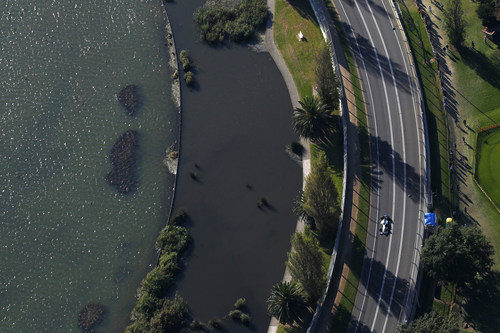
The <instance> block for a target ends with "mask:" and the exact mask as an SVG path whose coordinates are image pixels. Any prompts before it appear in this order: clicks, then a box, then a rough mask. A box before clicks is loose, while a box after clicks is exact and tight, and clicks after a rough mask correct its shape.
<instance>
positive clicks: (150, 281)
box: [140, 262, 179, 298]
mask: <svg viewBox="0 0 500 333" xmlns="http://www.w3.org/2000/svg"><path fill="white" fill-rule="evenodd" d="M170 263H171V262H170ZM168 267H169V269H170V270H169V269H165V268H164V267H163V266H157V267H155V268H154V269H153V270H152V271H151V272H149V273H148V275H146V278H144V280H143V281H142V286H141V292H140V294H141V296H142V294H143V293H148V294H151V295H153V296H155V297H157V298H161V297H163V296H165V293H166V292H167V290H168V288H169V287H170V286H171V285H172V284H173V282H174V276H175V274H177V273H178V272H179V267H178V266H176V267H172V265H168Z"/></svg>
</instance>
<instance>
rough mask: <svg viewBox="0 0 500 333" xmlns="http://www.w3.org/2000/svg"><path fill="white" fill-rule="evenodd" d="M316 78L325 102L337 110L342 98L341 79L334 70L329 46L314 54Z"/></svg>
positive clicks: (319, 91) (320, 94)
mask: <svg viewBox="0 0 500 333" xmlns="http://www.w3.org/2000/svg"><path fill="white" fill-rule="evenodd" d="M314 61H315V66H314V80H315V82H316V89H317V91H318V95H319V97H320V99H321V102H323V104H325V105H327V106H328V108H329V109H330V110H337V109H338V107H339V98H340V81H339V78H338V77H337V75H336V74H335V73H334V72H333V66H332V58H331V55H330V51H329V50H328V48H327V47H322V48H320V49H319V51H318V53H316V54H315V55H314Z"/></svg>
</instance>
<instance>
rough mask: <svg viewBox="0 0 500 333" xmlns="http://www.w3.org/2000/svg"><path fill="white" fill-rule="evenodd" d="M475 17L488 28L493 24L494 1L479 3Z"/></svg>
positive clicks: (487, 0) (488, 0)
mask: <svg viewBox="0 0 500 333" xmlns="http://www.w3.org/2000/svg"><path fill="white" fill-rule="evenodd" d="M476 13H477V16H479V18H480V19H481V21H482V23H483V25H485V26H488V25H490V24H492V23H494V22H495V1H491V0H486V1H481V3H480V4H479V6H478V7H477V9H476Z"/></svg>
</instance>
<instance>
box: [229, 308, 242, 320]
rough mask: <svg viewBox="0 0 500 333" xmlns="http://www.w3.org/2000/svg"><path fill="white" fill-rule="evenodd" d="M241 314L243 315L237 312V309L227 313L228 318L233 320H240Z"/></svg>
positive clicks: (239, 311)
mask: <svg viewBox="0 0 500 333" xmlns="http://www.w3.org/2000/svg"><path fill="white" fill-rule="evenodd" d="M242 314H243V312H242V311H241V310H238V309H236V310H231V311H229V318H231V319H234V320H240V319H241V315H242Z"/></svg>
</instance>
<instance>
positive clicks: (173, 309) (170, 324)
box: [149, 295, 188, 333]
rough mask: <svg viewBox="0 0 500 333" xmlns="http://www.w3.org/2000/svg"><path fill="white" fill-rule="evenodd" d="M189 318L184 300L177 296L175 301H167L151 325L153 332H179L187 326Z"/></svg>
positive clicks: (152, 319)
mask: <svg viewBox="0 0 500 333" xmlns="http://www.w3.org/2000/svg"><path fill="white" fill-rule="evenodd" d="M187 316H188V309H187V305H186V303H185V302H184V300H183V299H182V298H181V297H180V296H178V295H175V297H174V298H173V299H166V300H165V301H164V302H163V306H162V308H161V309H160V311H159V312H158V313H156V314H155V316H154V317H153V318H151V321H150V323H149V325H150V327H151V330H152V331H153V332H158V333H160V332H178V331H180V329H181V328H182V327H184V326H185V325H186V321H187Z"/></svg>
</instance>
